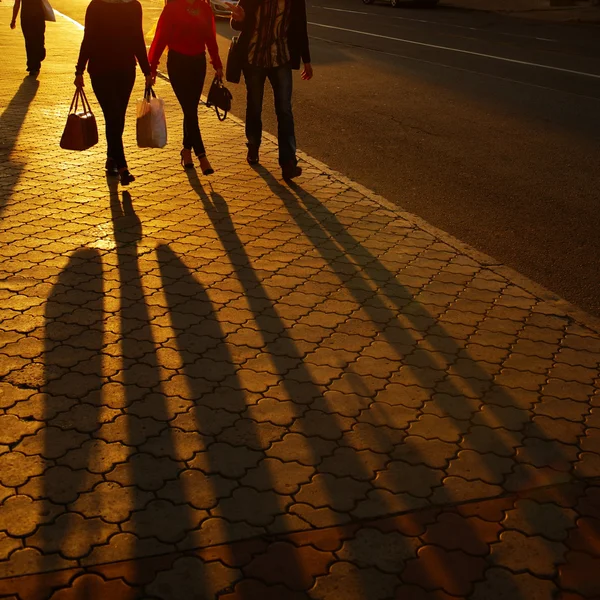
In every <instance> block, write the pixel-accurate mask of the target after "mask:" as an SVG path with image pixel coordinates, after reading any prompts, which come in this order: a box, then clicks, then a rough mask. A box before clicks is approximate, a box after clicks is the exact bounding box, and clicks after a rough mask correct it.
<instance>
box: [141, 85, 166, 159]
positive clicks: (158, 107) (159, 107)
mask: <svg viewBox="0 0 600 600" xmlns="http://www.w3.org/2000/svg"><path fill="white" fill-rule="evenodd" d="M135 125H136V138H137V145H138V146H139V147H140V148H164V147H165V146H166V145H167V119H166V117H165V101H164V100H163V99H162V98H157V97H156V94H155V92H154V90H153V89H152V88H151V87H147V88H146V89H145V91H144V97H143V98H142V100H140V101H139V102H138V103H137V120H136V123H135Z"/></svg>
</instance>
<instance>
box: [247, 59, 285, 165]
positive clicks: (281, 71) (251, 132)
mask: <svg viewBox="0 0 600 600" xmlns="http://www.w3.org/2000/svg"><path fill="white" fill-rule="evenodd" d="M267 79H268V80H269V81H270V82H271V87H272V88H273V96H274V99H275V114H276V115H277V140H278V142H279V164H280V165H285V164H288V163H290V162H292V161H293V162H294V163H295V162H296V135H295V133H294V115H293V114H292V69H291V68H290V67H287V66H285V67H273V68H270V69H266V68H263V67H255V66H254V65H246V66H245V67H244V80H245V81H246V94H247V105H246V137H247V138H248V143H249V144H252V145H254V146H260V142H261V138H262V118H261V115H262V105H263V96H264V92H265V81H266V80H267Z"/></svg>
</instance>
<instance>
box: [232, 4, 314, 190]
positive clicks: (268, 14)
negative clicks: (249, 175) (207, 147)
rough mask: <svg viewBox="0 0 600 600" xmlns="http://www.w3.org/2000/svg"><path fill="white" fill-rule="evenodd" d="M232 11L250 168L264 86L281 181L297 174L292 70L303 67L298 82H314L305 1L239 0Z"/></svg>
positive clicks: (254, 159)
mask: <svg viewBox="0 0 600 600" xmlns="http://www.w3.org/2000/svg"><path fill="white" fill-rule="evenodd" d="M230 6H231V27H232V28H233V29H235V30H237V31H241V33H240V37H239V41H238V44H239V51H240V56H242V57H243V59H244V63H245V66H244V67H243V73H244V80H245V82H246V93H247V107H246V137H247V139H248V156H247V160H248V162H249V163H250V164H257V163H258V160H259V154H258V149H259V147H260V142H261V137H262V119H261V115H262V104H263V95H264V88H265V82H266V80H267V79H268V80H269V81H270V83H271V87H272V88H273V95H274V100H275V112H276V114H277V139H278V143H279V165H280V166H281V172H282V175H283V178H284V179H292V178H293V177H298V176H299V175H301V174H302V169H301V168H300V167H299V166H298V160H297V158H296V136H295V132H294V115H293V114H292V69H299V68H300V61H302V62H303V63H304V69H303V70H302V75H301V76H302V79H305V80H308V79H311V78H312V76H313V70H312V66H311V63H310V50H309V46H308V31H307V23H306V4H305V0H240V2H239V4H238V5H230Z"/></svg>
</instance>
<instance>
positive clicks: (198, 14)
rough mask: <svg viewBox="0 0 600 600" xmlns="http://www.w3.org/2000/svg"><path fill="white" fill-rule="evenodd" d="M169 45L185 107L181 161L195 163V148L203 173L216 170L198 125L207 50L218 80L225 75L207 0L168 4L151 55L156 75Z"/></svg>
mask: <svg viewBox="0 0 600 600" xmlns="http://www.w3.org/2000/svg"><path fill="white" fill-rule="evenodd" d="M166 47H168V48H169V56H168V59H167V69H168V71H169V79H170V81H171V85H172V86H173V91H174V92H175V95H176V96H177V100H179V104H180V105H181V110H183V149H182V151H181V164H182V166H183V167H184V168H186V169H189V168H192V167H193V166H194V164H193V162H192V150H193V151H194V154H195V155H196V156H197V157H198V160H199V161H200V167H201V169H202V172H203V173H204V175H211V174H212V173H214V171H213V168H212V167H211V165H210V162H209V161H208V158H206V150H205V148H204V143H203V141H202V135H201V134H200V126H199V124H198V105H199V104H200V95H201V94H202V86H203V85H204V78H205V77H206V49H208V53H209V54H210V59H211V62H212V65H213V67H214V68H215V75H216V77H218V78H219V79H222V78H223V65H222V63H221V59H220V58H219V47H218V46H217V33H216V29H215V17H214V15H213V12H212V8H211V7H210V4H209V3H208V2H204V0H171V2H169V3H167V5H166V6H165V8H164V10H163V12H162V14H161V15H160V19H159V20H158V25H157V27H156V34H155V36H154V40H153V42H152V45H151V46H150V52H149V54H148V58H149V59H150V65H151V68H152V74H153V75H154V76H156V69H157V68H158V63H159V61H160V57H161V56H162V53H163V52H164V50H165V48H166Z"/></svg>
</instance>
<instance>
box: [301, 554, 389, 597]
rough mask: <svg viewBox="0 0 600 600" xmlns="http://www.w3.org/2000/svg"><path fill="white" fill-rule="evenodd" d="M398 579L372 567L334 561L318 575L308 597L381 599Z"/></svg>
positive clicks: (387, 595)
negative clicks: (322, 574) (325, 572)
mask: <svg viewBox="0 0 600 600" xmlns="http://www.w3.org/2000/svg"><path fill="white" fill-rule="evenodd" d="M397 583H398V580H397V579H396V577H395V576H393V575H382V574H381V573H380V572H379V571H377V570H376V569H373V568H367V569H360V568H358V567H356V566H354V565H353V564H352V563H348V562H343V561H342V562H338V563H335V564H334V565H333V566H332V567H331V569H330V571H329V573H328V574H327V575H324V576H323V577H319V578H318V579H317V582H316V583H315V585H314V587H313V589H312V590H311V591H310V597H311V598H315V599H316V600H333V599H334V598H341V597H342V598H348V600H359V599H361V598H372V599H373V600H383V599H384V598H389V597H390V595H391V594H392V593H393V590H394V587H395V586H396V585H397Z"/></svg>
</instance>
